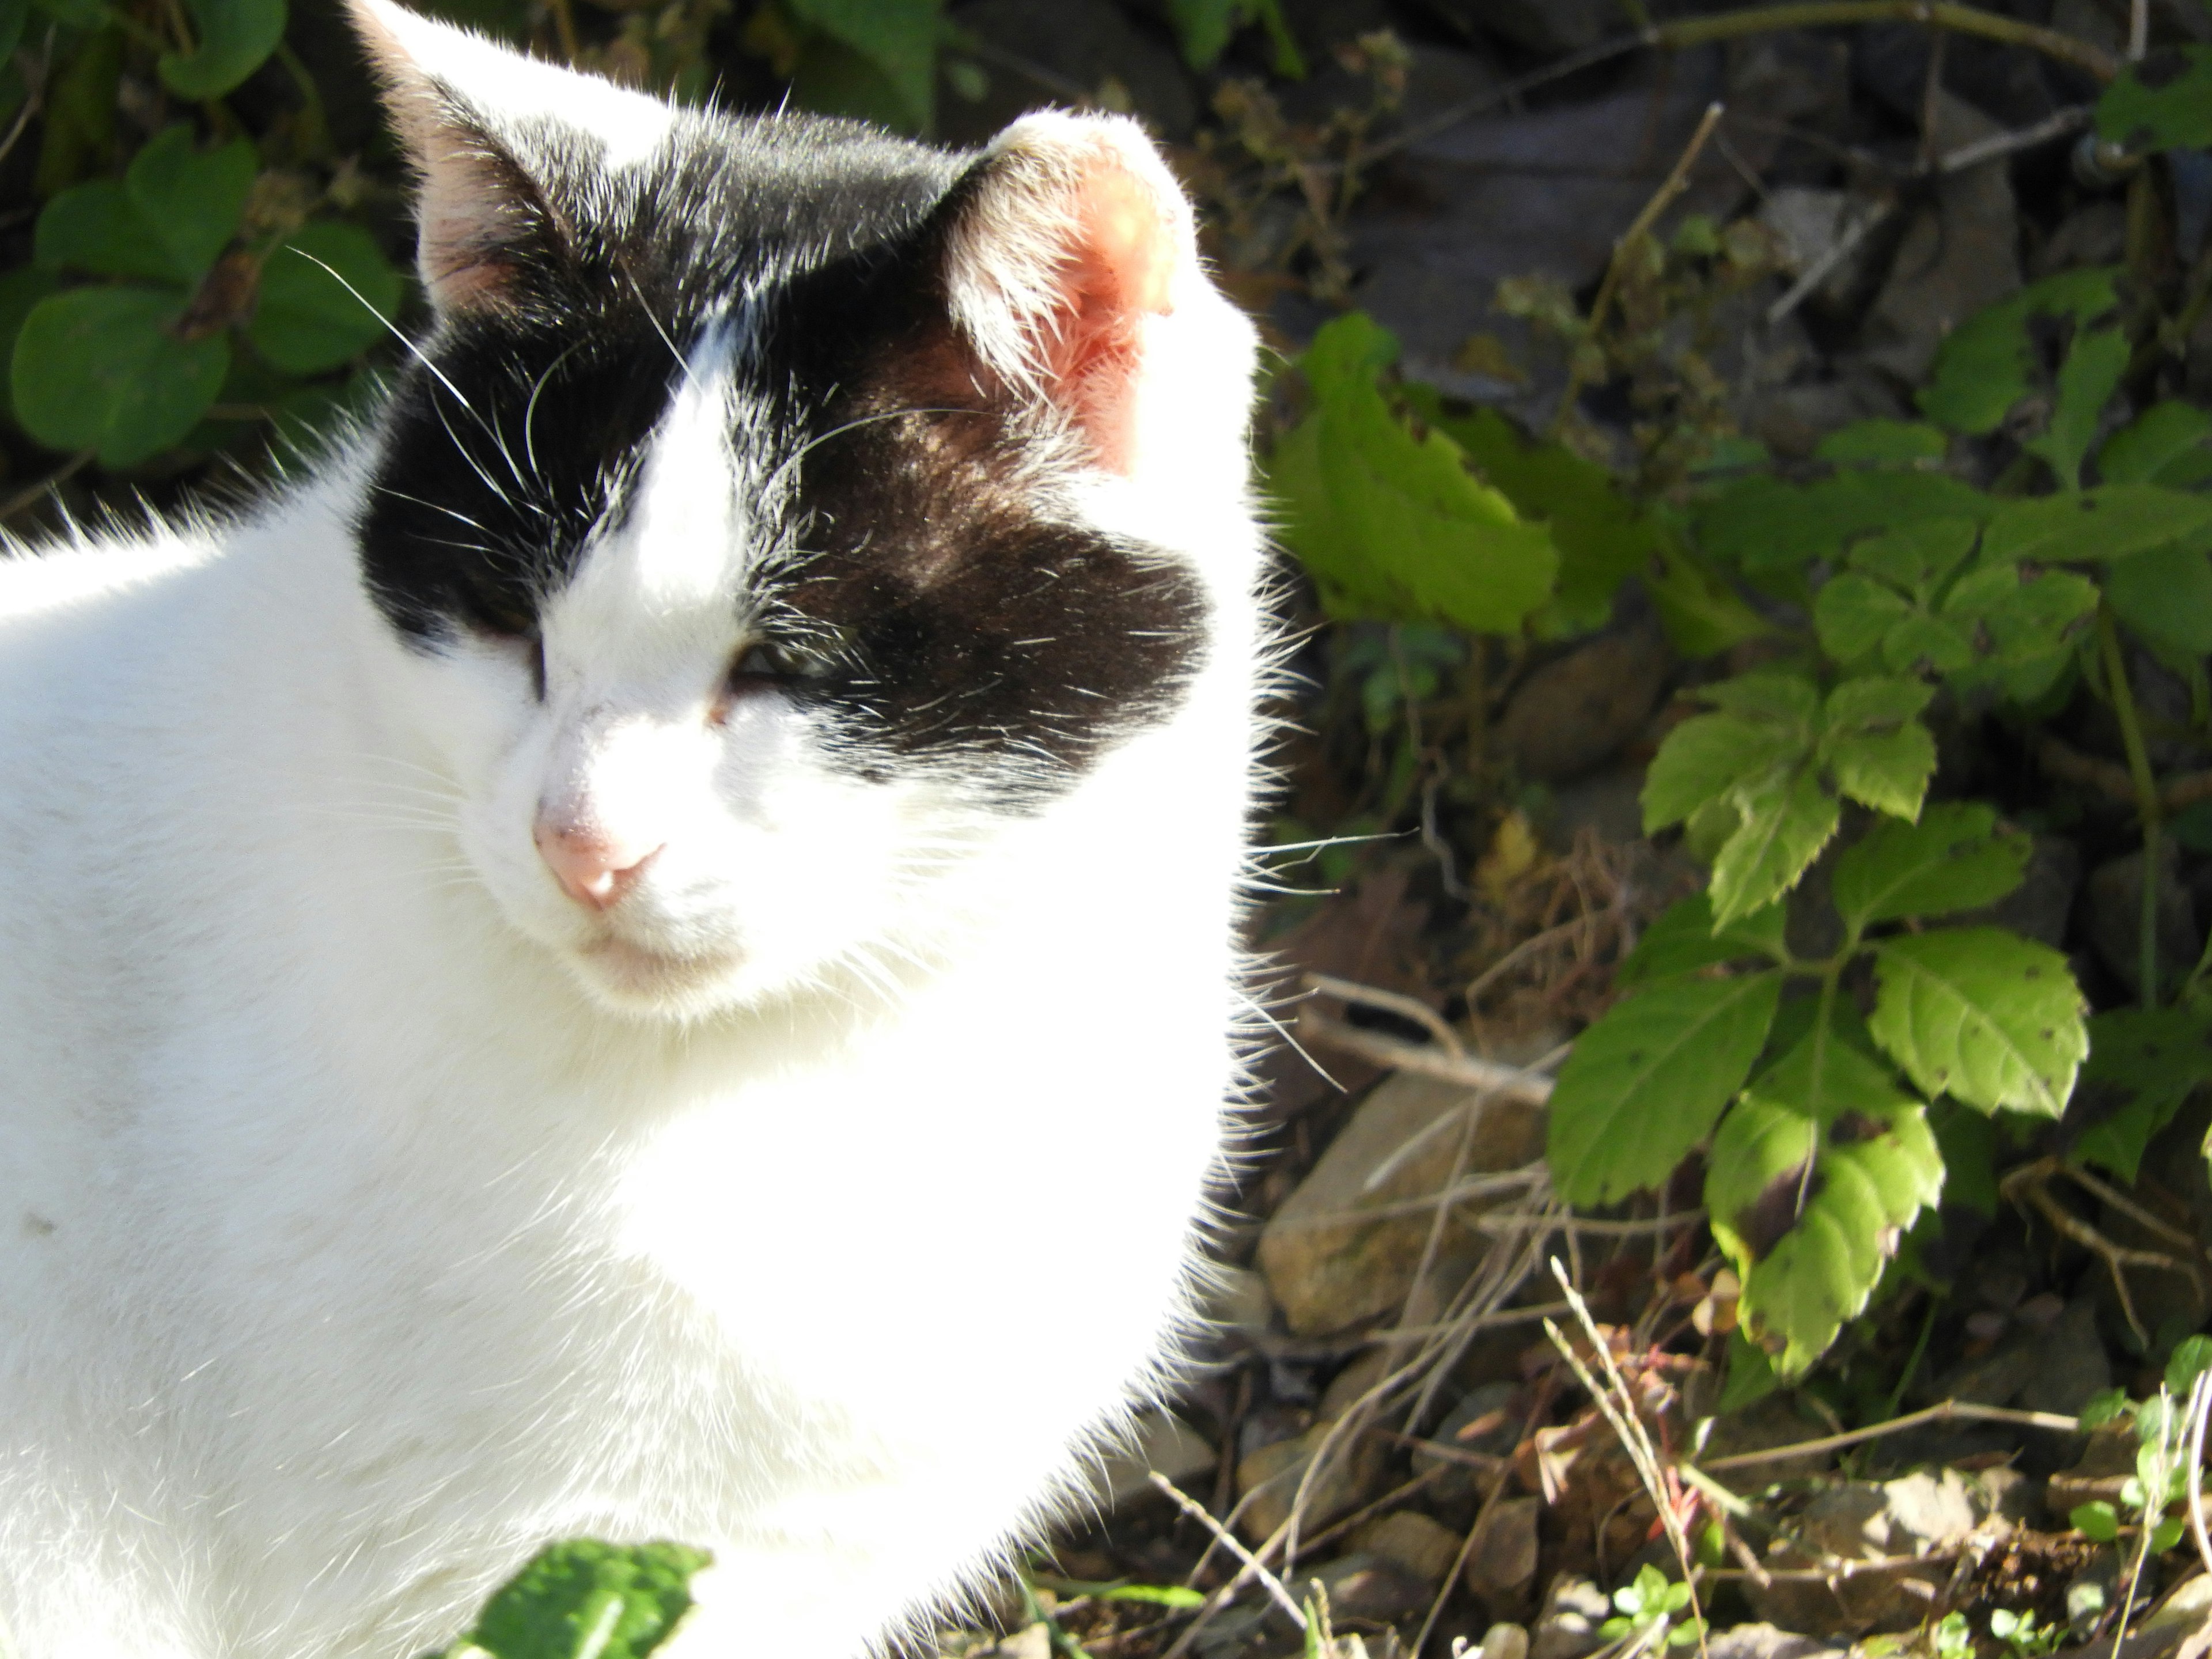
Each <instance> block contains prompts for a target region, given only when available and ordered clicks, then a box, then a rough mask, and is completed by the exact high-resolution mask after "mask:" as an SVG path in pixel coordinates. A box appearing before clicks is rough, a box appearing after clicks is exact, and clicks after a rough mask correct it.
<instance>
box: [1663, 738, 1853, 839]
mask: <svg viewBox="0 0 2212 1659" xmlns="http://www.w3.org/2000/svg"><path fill="white" fill-rule="evenodd" d="M1812 747H1813V736H1812V733H1811V732H1810V731H1805V732H1791V731H1790V730H1789V729H1787V728H1786V727H1783V726H1771V725H1767V724H1765V723H1764V722H1762V721H1758V720H1746V719H1744V718H1743V717H1742V716H1741V715H1739V714H1697V715H1693V716H1692V717H1691V718H1690V719H1688V720H1684V721H1683V722H1682V723H1681V724H1680V726H1676V727H1675V728H1674V730H1673V731H1671V732H1668V734H1667V736H1666V739H1665V740H1664V741H1663V742H1662V743H1661V744H1660V745H1659V752H1658V753H1657V754H1656V755H1655V756H1653V757H1652V758H1651V765H1650V769H1649V770H1648V771H1647V772H1646V773H1645V775H1644V831H1645V833H1646V834H1649V833H1650V832H1651V831H1653V830H1655V829H1664V828H1666V827H1667V825H1668V824H1670V823H1680V821H1681V820H1682V819H1684V818H1686V817H1689V816H1690V815H1691V814H1692V812H1695V811H1697V810H1698V809H1699V807H1701V806H1703V805H1705V803H1706V802H1708V801H1711V800H1715V799H1719V798H1720V797H1722V796H1724V795H1726V794H1727V793H1729V791H1730V790H1731V789H1733V788H1735V787H1736V786H1737V785H1739V784H1742V783H1747V782H1751V781H1754V780H1756V779H1758V778H1759V777H1762V776H1764V775H1765V774H1767V773H1769V772H1771V771H1774V770H1776V769H1779V768H1781V767H1784V766H1786V765H1788V764H1789V763H1790V762H1792V761H1793V760H1796V759H1797V758H1799V757H1802V756H1805V755H1808V754H1809V753H1810V752H1811V750H1812Z"/></svg>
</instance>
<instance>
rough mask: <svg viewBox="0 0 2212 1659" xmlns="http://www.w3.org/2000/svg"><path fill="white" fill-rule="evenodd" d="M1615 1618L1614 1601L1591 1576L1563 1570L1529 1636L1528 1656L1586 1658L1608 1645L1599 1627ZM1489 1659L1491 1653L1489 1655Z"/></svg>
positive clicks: (1532, 1658) (1561, 1658) (1551, 1658)
mask: <svg viewBox="0 0 2212 1659" xmlns="http://www.w3.org/2000/svg"><path fill="white" fill-rule="evenodd" d="M1612 1617H1613V1601H1612V1599H1611V1598H1610V1597H1608V1596H1607V1595H1606V1593H1605V1592H1604V1591H1603V1590H1601V1589H1599V1588H1598V1587H1597V1586H1596V1585H1595V1584H1593V1583H1590V1581H1589V1579H1587V1578H1579V1577H1576V1576H1575V1575H1574V1574H1572V1573H1565V1572H1563V1573H1561V1574H1560V1575H1559V1577H1557V1578H1554V1579H1553V1581H1552V1588H1551V1589H1549V1590H1547V1591H1546V1592H1545V1595H1544V1610H1543V1612H1542V1613H1539V1614H1538V1615H1537V1617H1536V1627H1535V1629H1534V1631H1532V1632H1530V1633H1529V1637H1528V1659H1583V1655H1584V1654H1588V1653H1595V1652H1596V1651H1597V1650H1599V1649H1600V1648H1601V1647H1603V1646H1604V1645H1605V1644H1606V1642H1605V1638H1603V1637H1602V1636H1600V1635H1599V1634H1598V1633H1597V1632H1598V1626H1601V1625H1602V1624H1604V1623H1605V1621H1606V1620H1608V1619H1610V1618H1612ZM1486 1659H1487V1656H1486Z"/></svg>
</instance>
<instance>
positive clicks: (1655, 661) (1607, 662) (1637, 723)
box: [1497, 627, 1672, 783]
mask: <svg viewBox="0 0 2212 1659" xmlns="http://www.w3.org/2000/svg"><path fill="white" fill-rule="evenodd" d="M1671 665H1672V659H1671V658H1670V656H1669V654H1668V650H1667V642H1666V641H1665V640H1664V639H1663V638H1662V637H1661V635H1660V634H1659V631H1658V629H1656V628H1648V627H1647V628H1636V629H1629V630H1627V631H1625V632H1622V633H1618V634H1606V635H1600V636H1599V637H1597V638H1596V639H1594V640H1591V641H1588V642H1587V643H1585V644H1583V645H1579V646H1577V647H1575V648H1574V649H1573V650H1571V651H1570V652H1568V653H1566V654H1565V656H1563V657H1555V658H1553V659H1552V660H1551V661H1550V662H1547V663H1546V664H1545V665H1543V666H1542V667H1541V668H1539V669H1538V670H1537V671H1535V672H1534V673H1533V674H1531V675H1529V676H1528V678H1527V679H1525V680H1523V681H1522V683H1521V685H1520V689H1519V690H1516V691H1515V692H1514V694H1513V697H1512V700H1511V701H1510V702H1508V703H1507V704H1506V705H1505V713H1504V715H1503V716H1502V717H1501V718H1500V719H1499V720H1498V731H1497V737H1498V744H1499V746H1500V747H1501V748H1503V750H1504V752H1505V753H1506V755H1507V756H1509V757H1510V758H1511V759H1512V761H1513V763H1514V764H1515V765H1516V766H1517V767H1518V768H1519V769H1520V771H1521V775H1522V777H1524V778H1528V779H1531V780H1533V781H1536V782H1539V783H1560V782H1564V781H1566V780H1567V779H1569V778H1574V777H1579V776H1580V775H1582V774H1583V773H1585V772H1587V771H1589V770H1590V769H1592V768H1593V767H1595V766H1596V765H1598V764H1599V763H1601V762H1602V761H1604V760H1605V759H1607V757H1609V756H1611V755H1612V754H1613V751H1614V750H1617V749H1619V748H1620V746H1621V745H1622V744H1625V743H1626V742H1627V741H1628V740H1629V739H1630V738H1632V737H1634V736H1636V734H1637V733H1638V732H1640V731H1642V730H1643V729H1644V722H1645V721H1647V720H1650V718H1651V710H1652V708H1653V707H1654V706H1655V705H1656V703H1657V702H1658V701H1659V696H1660V693H1661V692H1662V691H1663V690H1666V686H1667V672H1668V668H1669V667H1670V666H1671Z"/></svg>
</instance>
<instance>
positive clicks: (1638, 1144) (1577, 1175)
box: [1547, 969, 1782, 1206]
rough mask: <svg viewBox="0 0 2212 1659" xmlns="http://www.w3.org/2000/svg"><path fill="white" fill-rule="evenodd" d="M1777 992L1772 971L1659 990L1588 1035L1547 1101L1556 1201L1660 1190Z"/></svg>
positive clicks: (1739, 1075) (1617, 1007)
mask: <svg viewBox="0 0 2212 1659" xmlns="http://www.w3.org/2000/svg"><path fill="white" fill-rule="evenodd" d="M1781 993H1782V975H1780V973H1778V972H1777V971H1773V970H1771V969H1770V970H1769V971H1767V972H1765V973H1759V974H1753V975H1747V976H1746V977H1744V978H1741V979H1722V980H1715V979H1703V978H1697V977H1691V978H1678V979H1668V980H1662V981H1659V982H1658V983H1656V984H1654V985H1651V986H1650V987H1647V988H1645V989H1644V990H1641V991H1639V992H1638V993H1637V994H1635V995H1633V996H1632V997H1629V998H1626V999H1625V1000H1622V1001H1620V1002H1618V1003H1615V1004H1614V1005H1613V1007H1612V1009H1611V1010H1609V1011H1608V1012H1607V1014H1606V1016H1605V1017H1604V1018H1602V1019H1601V1020H1599V1021H1598V1022H1597V1024H1595V1025H1593V1026H1591V1027H1590V1028H1589V1030H1586V1031H1584V1032H1583V1034H1582V1036H1580V1037H1579V1038H1577V1040H1576V1042H1575V1048H1574V1052H1573V1053H1572V1054H1569V1055H1568V1056H1567V1061H1566V1064H1565V1066H1561V1067H1560V1069H1559V1081H1558V1083H1557V1085H1555V1086H1554V1087H1553V1091H1552V1102H1551V1131H1550V1145H1549V1149H1548V1153H1547V1156H1548V1158H1549V1161H1550V1164H1551V1167H1552V1180H1553V1184H1554V1185H1555V1186H1556V1187H1557V1188H1558V1189H1559V1194H1560V1195H1561V1196H1562V1197H1564V1198H1565V1200H1567V1201H1568V1202H1569V1203H1571V1204H1576V1205H1585V1206H1587V1205H1595V1204H1610V1203H1613V1202H1614V1201H1615V1200H1619V1199H1623V1198H1626V1197H1627V1196H1628V1195H1629V1194H1631V1193H1633V1192H1636V1191H1638V1190H1640V1189H1641V1188H1645V1187H1649V1186H1651V1185H1653V1184H1655V1183H1656V1182H1660V1181H1663V1180H1665V1179H1666V1177H1667V1176H1668V1174H1669V1173H1670V1172H1671V1171H1672V1170H1674V1166H1675V1165H1676V1164H1680V1162H1681V1161H1682V1159H1683V1158H1685V1157H1686V1156H1687V1155H1688V1153H1689V1152H1690V1149H1691V1148H1692V1147H1693V1146H1696V1145H1697V1144H1698V1143H1699V1141H1700V1140H1702V1139H1705V1136H1706V1135H1707V1134H1709V1133H1711V1130H1712V1127H1713V1123H1714V1121H1715V1120H1716V1119H1717V1118H1718V1117H1719V1116H1720V1114H1721V1111H1722V1109H1723V1108H1724V1107H1725V1106H1726V1105H1727V1104H1728V1102H1729V1097H1730V1096H1732V1095H1734V1094H1735V1091H1736V1090H1737V1089H1738V1088H1739V1087H1740V1086H1741V1085H1742V1083H1743V1079H1744V1076H1745V1074H1746V1073H1748V1072H1749V1071H1750V1070H1751V1064H1752V1061H1753V1060H1756V1059H1757V1058H1758V1057H1759V1048H1760V1047H1761V1046H1762V1045H1763V1044H1764V1043H1765V1040H1766V1028H1767V1027H1768V1025H1770V1024H1772V1022H1773V1019H1774V1008H1775V1004H1776V1002H1777V1001H1778V999H1779V998H1780V996H1781Z"/></svg>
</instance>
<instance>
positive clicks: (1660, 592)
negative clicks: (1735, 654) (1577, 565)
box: [1644, 533, 1773, 657]
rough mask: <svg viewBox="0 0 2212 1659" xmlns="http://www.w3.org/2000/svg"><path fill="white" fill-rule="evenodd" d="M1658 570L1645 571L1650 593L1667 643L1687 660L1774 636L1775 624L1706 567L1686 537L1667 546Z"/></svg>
mask: <svg viewBox="0 0 2212 1659" xmlns="http://www.w3.org/2000/svg"><path fill="white" fill-rule="evenodd" d="M1655 563H1656V567H1657V568H1656V569H1653V570H1649V571H1646V572H1645V573H1644V592H1646V593H1648V594H1649V595H1650V598H1651V605H1652V608H1653V609H1654V610H1656V611H1657V612H1658V613H1659V623H1660V626H1661V627H1662V628H1664V629H1666V630H1667V641H1668V644H1670V645H1672V646H1673V647H1674V649H1675V650H1677V651H1679V652H1680V653H1682V655H1684V656H1686V657H1711V656H1717V655H1718V654H1719V653H1722V652H1723V651H1726V650H1728V649H1729V647H1731V646H1736V645H1741V643H1742V642H1743V641H1746V640H1751V639H1756V638H1758V637H1759V635H1762V634H1769V633H1771V632H1773V624H1772V623H1770V622H1768V621H1767V620H1766V618H1765V617H1762V616H1760V615H1759V612H1758V611H1754V610H1753V609H1752V608H1751V607H1750V606H1749V605H1746V604H1745V603H1744V602H1743V599H1741V596H1739V595H1738V594H1737V592H1736V591H1735V589H1734V588H1733V587H1731V586H1729V585H1728V583H1726V582H1724V581H1723V580H1721V579H1720V578H1719V577H1717V576H1716V575H1714V574H1713V573H1712V572H1711V571H1710V570H1708V569H1707V568H1705V565H1704V564H1703V562H1700V561H1699V560H1698V559H1697V558H1695V557H1693V556H1692V555H1691V553H1690V551H1689V550H1688V549H1686V548H1685V547H1684V546H1683V545H1682V544H1681V543H1680V539H1679V538H1676V537H1675V536H1674V535H1673V534H1671V533H1670V534H1668V536H1667V537H1666V538H1665V539H1664V540H1663V541H1662V543H1661V544H1660V548H1659V551H1658V554H1657V556H1656V560H1655Z"/></svg>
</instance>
